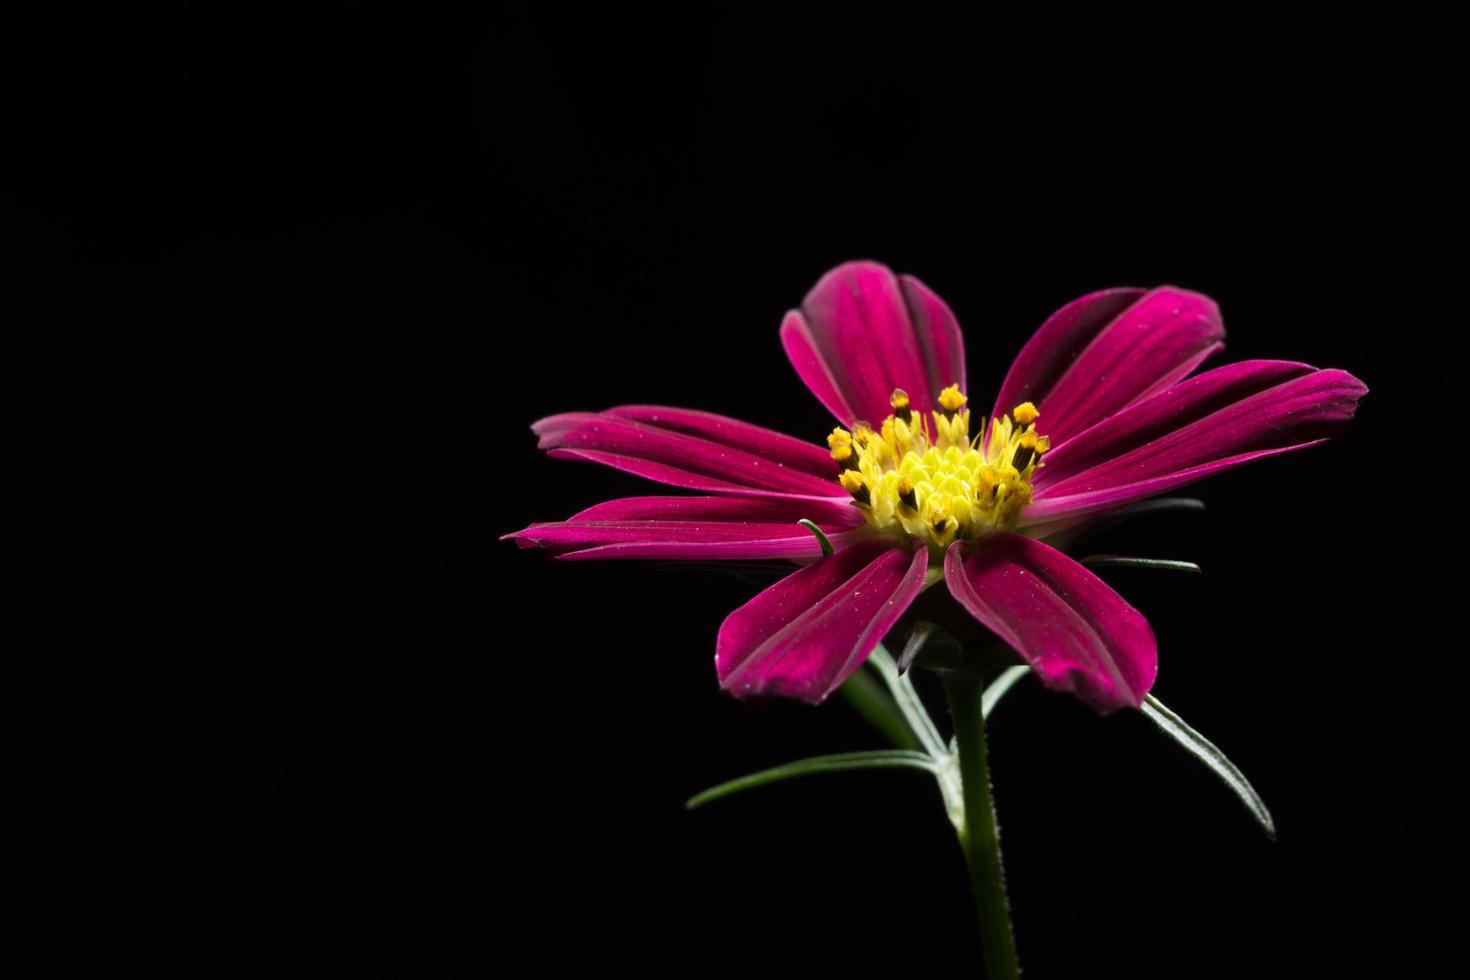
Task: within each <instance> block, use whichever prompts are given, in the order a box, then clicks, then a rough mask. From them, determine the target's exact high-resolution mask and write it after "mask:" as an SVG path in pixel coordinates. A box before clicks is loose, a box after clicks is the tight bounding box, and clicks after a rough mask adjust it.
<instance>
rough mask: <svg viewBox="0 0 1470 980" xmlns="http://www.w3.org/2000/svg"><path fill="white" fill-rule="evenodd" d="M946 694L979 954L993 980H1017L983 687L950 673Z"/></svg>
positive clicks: (976, 679) (976, 680)
mask: <svg viewBox="0 0 1470 980" xmlns="http://www.w3.org/2000/svg"><path fill="white" fill-rule="evenodd" d="M943 677H944V693H945V695H946V697H947V698H948V700H949V711H950V715H951V716H952V717H953V719H954V730H955V741H956V742H957V743H958V745H959V762H960V790H961V793H962V795H963V797H964V802H965V825H964V827H963V828H961V830H960V844H961V846H962V847H963V848H964V851H965V861H966V863H967V864H968V865H969V868H970V882H971V884H972V885H973V886H974V889H975V909H976V911H977V912H978V913H979V915H980V949H981V952H982V953H984V955H985V975H986V977H987V978H988V980H1018V978H1019V977H1020V976H1021V967H1020V965H1019V963H1018V962H1017V960H1016V939H1015V935H1014V934H1013V933H1012V931H1011V912H1010V905H1009V903H1008V902H1007V901H1006V883H1005V872H1004V871H1003V870H1002V868H1001V863H1000V832H999V830H998V829H997V828H996V824H995V802H994V801H993V800H992V799H991V796H990V768H989V763H988V762H987V761H986V758H985V716H984V715H983V714H982V713H981V708H980V699H981V696H982V694H983V693H984V685H983V684H981V683H980V678H979V677H978V676H977V675H975V674H972V673H969V672H968V671H964V672H962V671H945V672H944V674H943Z"/></svg>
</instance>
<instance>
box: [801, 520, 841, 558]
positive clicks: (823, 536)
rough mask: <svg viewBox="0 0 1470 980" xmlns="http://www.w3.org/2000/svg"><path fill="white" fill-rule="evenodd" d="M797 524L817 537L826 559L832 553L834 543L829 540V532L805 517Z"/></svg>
mask: <svg viewBox="0 0 1470 980" xmlns="http://www.w3.org/2000/svg"><path fill="white" fill-rule="evenodd" d="M796 523H798V524H800V525H801V526H802V527H804V528H806V529H807V530H808V531H810V532H812V533H813V534H815V535H816V536H817V544H819V545H821V546H822V557H823V558H825V557H827V556H828V555H830V554H831V553H832V542H831V541H830V540H829V539H828V538H827V532H825V531H823V530H822V529H821V528H819V527H817V524H816V522H815V521H809V520H807V519H806V518H805V517H803V518H802V519H801V520H799V521H797V522H796Z"/></svg>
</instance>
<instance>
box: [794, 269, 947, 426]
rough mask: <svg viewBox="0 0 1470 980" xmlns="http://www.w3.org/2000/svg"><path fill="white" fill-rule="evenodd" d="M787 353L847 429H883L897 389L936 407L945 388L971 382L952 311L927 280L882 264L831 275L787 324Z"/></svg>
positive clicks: (920, 404) (915, 401)
mask: <svg viewBox="0 0 1470 980" xmlns="http://www.w3.org/2000/svg"><path fill="white" fill-rule="evenodd" d="M781 343H782V345H783V346H784V347H785V348H786V355H787V357H789V358H790V359H791V364H792V366H793V367H794V368H796V373H797V374H798V375H800V376H801V379H802V381H804V382H805V383H806V385H807V387H808V388H810V389H811V390H812V393H813V394H814V395H816V396H817V398H818V400H820V401H821V402H822V404H823V405H825V406H827V409H828V411H830V412H832V414H833V415H835V416H836V417H837V420H838V421H839V422H841V423H843V424H844V425H851V424H852V423H853V422H854V421H856V420H859V419H861V420H863V421H867V422H870V423H871V424H874V425H876V424H878V423H879V422H880V421H881V420H882V419H883V418H884V417H885V416H887V415H888V414H889V412H890V411H891V409H890V405H889V397H890V396H891V395H892V393H893V390H894V389H895V388H902V389H903V390H904V391H906V392H908V395H909V398H910V400H911V402H912V403H913V404H914V405H915V406H917V407H921V408H927V407H931V406H932V405H933V404H934V398H935V396H937V395H938V394H939V391H940V389H942V388H944V387H945V386H947V385H951V384H959V385H960V386H961V387H963V386H964V383H965V375H964V363H965V355H964V341H963V340H962V339H961V337H960V331H959V325H958V324H957V323H956V322H955V318H954V314H952V313H951V312H950V311H949V308H948V307H947V306H945V305H944V302H943V301H942V300H940V299H939V297H937V296H935V295H934V294H933V293H932V292H931V291H930V290H929V289H928V288H927V287H926V286H925V285H924V284H923V283H921V282H919V281H918V280H917V279H914V278H912V277H910V276H904V277H903V278H902V279H900V278H899V277H897V276H895V275H894V274H893V273H892V271H890V270H889V269H888V267H887V266H883V265H879V264H878V263H876V262H848V263H846V264H844V265H840V266H838V267H837V268H835V269H833V270H832V271H831V272H828V273H827V274H826V275H825V276H823V277H822V278H821V280H820V281H819V282H818V283H817V285H816V286H815V287H813V289H812V291H811V292H810V293H808V294H807V296H806V299H805V300H803V302H802V306H801V309H800V310H793V311H791V312H790V313H788V314H787V315H786V319H785V321H784V322H783V323H782V324H781Z"/></svg>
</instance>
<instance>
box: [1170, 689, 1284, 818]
mask: <svg viewBox="0 0 1470 980" xmlns="http://www.w3.org/2000/svg"><path fill="white" fill-rule="evenodd" d="M1142 709H1143V714H1144V715H1145V717H1147V718H1148V719H1149V720H1150V721H1152V722H1153V723H1154V724H1155V725H1157V726H1159V728H1160V729H1161V730H1162V731H1163V732H1164V734H1166V735H1168V736H1169V737H1170V738H1172V739H1174V741H1176V742H1178V743H1179V745H1180V746H1181V747H1182V748H1183V749H1184V750H1185V751H1186V752H1189V753H1190V754H1191V755H1193V756H1194V757H1195V758H1196V759H1199V760H1200V761H1201V762H1203V763H1204V764H1205V765H1206V766H1207V767H1208V768H1209V769H1210V770H1211V771H1213V772H1214V773H1215V775H1216V776H1218V777H1219V778H1220V780H1221V781H1222V782H1224V783H1225V785H1226V786H1228V787H1229V788H1230V790H1231V791H1232V792H1233V793H1235V795H1236V797H1237V798H1238V799H1239V800H1240V802H1241V803H1243V804H1244V805H1245V808H1246V809H1247V810H1248V811H1250V814H1251V816H1253V817H1255V818H1256V822H1257V823H1259V824H1260V825H1261V829H1262V830H1264V831H1265V832H1266V836H1267V837H1268V838H1270V839H1271V840H1273V841H1274V840H1275V839H1276V822H1275V821H1274V820H1272V819H1271V811H1270V810H1268V809H1266V803H1265V801H1264V800H1262V799H1261V795H1260V794H1259V793H1257V792H1256V789H1255V787H1254V786H1252V785H1251V784H1250V780H1248V779H1246V778H1245V773H1243V772H1241V771H1240V768H1239V767H1238V766H1236V764H1235V763H1233V762H1231V761H1230V759H1229V758H1227V757H1226V755H1225V753H1224V752H1221V751H1220V749H1219V748H1218V747H1216V745H1215V744H1214V743H1213V742H1211V741H1210V740H1209V739H1207V738H1205V737H1204V736H1203V735H1201V734H1200V733H1199V732H1197V731H1195V730H1194V729H1193V728H1191V727H1189V725H1187V724H1186V723H1185V721H1184V719H1183V718H1180V717H1179V716H1178V715H1176V714H1175V713H1174V712H1173V711H1171V710H1169V709H1168V708H1166V707H1165V706H1164V703H1163V702H1162V701H1160V700H1159V699H1158V698H1156V697H1154V696H1153V695H1152V694H1149V695H1146V696H1145V697H1144V700H1143V705H1142Z"/></svg>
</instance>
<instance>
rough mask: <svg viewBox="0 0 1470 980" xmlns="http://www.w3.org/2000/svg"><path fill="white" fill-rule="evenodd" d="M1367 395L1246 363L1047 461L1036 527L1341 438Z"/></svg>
mask: <svg viewBox="0 0 1470 980" xmlns="http://www.w3.org/2000/svg"><path fill="white" fill-rule="evenodd" d="M1367 390H1368V389H1367V387H1366V386H1365V385H1364V384H1363V383H1362V382H1361V381H1359V380H1358V379H1357V378H1355V377H1353V376H1352V375H1351V374H1348V373H1347V372H1346V371H1339V370H1335V369H1333V370H1317V369H1316V368H1313V367H1310V366H1308V365H1305V364H1295V363H1291V362H1288V361H1245V362H1242V363H1239V364H1229V365H1226V366H1224V367H1220V368H1216V369H1215V370H1213V371H1207V372H1206V373H1204V374H1201V375H1199V376H1197V377H1194V378H1190V379H1189V380H1187V381H1185V382H1182V383H1181V384H1178V385H1175V386H1174V387H1173V388H1170V389H1168V390H1167V391H1163V392H1160V393H1159V394H1157V395H1155V396H1153V397H1152V398H1149V399H1147V400H1145V401H1142V402H1139V403H1138V404H1136V405H1133V406H1130V407H1129V408H1127V409H1125V410H1124V411H1122V412H1119V413H1118V414H1117V415H1114V416H1113V417H1111V418H1109V419H1107V420H1106V421H1104V422H1101V423H1099V424H1098V425H1095V426H1093V427H1092V428H1090V429H1088V430H1087V431H1085V432H1083V433H1081V434H1080V435H1078V436H1077V437H1076V438H1074V439H1073V440H1071V441H1070V442H1068V443H1067V444H1066V445H1064V446H1061V447H1059V448H1057V449H1054V450H1053V451H1052V452H1050V453H1048V454H1047V456H1046V463H1045V465H1044V466H1043V467H1042V468H1041V470H1040V471H1039V472H1038V473H1037V478H1036V494H1035V500H1034V501H1033V502H1032V503H1031V505H1030V506H1028V507H1027V508H1026V510H1025V512H1024V514H1023V520H1024V521H1025V522H1026V523H1027V524H1037V523H1041V522H1043V521H1053V520H1056V519H1058V518H1061V517H1064V516H1068V515H1076V514H1082V513H1087V512H1091V511H1097V510H1103V509H1107V508H1111V507H1116V506H1118V505H1120V504H1125V503H1129V502H1131V501H1134V500H1141V499H1143V498H1144V497H1151V496H1153V495H1154V494H1158V493H1163V492H1165V491H1167V490H1172V489H1174V488H1175V487H1179V486H1182V485H1184V484H1186V483H1191V482H1193V481H1195V480H1199V479H1202V478H1203V477H1206V476H1209V475H1211V474H1212V473H1217V472H1220V471H1221V470H1225V469H1230V468H1231V467H1235V466H1239V465H1240V464H1242V463H1246V462H1249V461H1250V460H1253V459H1259V458H1262V457H1265V456H1272V455H1276V454H1277V453H1284V452H1290V451H1292V450H1296V449H1301V448H1304V447H1306V446H1309V445H1312V444H1314V443H1316V442H1319V441H1321V440H1322V439H1324V438H1327V437H1329V436H1332V435H1334V434H1336V433H1338V432H1340V431H1341V430H1342V429H1343V427H1344V426H1345V425H1346V424H1347V423H1348V421H1350V420H1351V419H1352V417H1353V413H1354V412H1355V411H1356V410H1357V404H1358V399H1360V398H1362V397H1363V395H1364V394H1365V393H1366V392H1367Z"/></svg>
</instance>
